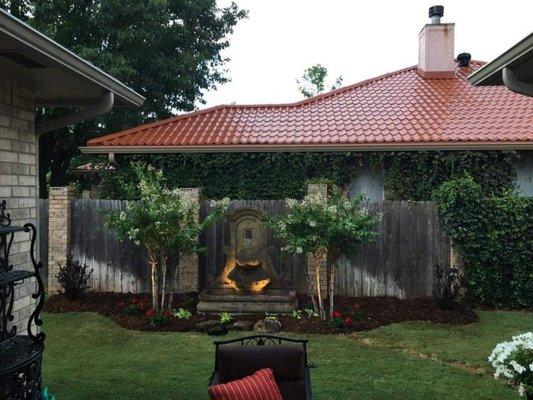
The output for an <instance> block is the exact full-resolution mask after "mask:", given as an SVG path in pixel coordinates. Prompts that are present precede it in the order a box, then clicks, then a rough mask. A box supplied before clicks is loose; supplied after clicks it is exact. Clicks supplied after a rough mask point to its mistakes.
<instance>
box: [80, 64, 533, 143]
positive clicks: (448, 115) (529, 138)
mask: <svg viewBox="0 0 533 400" xmlns="http://www.w3.org/2000/svg"><path fill="white" fill-rule="evenodd" d="M481 65H482V63H480V62H472V63H471V66H470V67H466V68H457V70H456V73H455V77H454V78H451V79H424V78H422V77H421V76H420V75H419V74H418V73H417V72H416V67H410V68H406V69H403V70H400V71H396V72H393V73H390V74H386V75H383V76H380V77H377V78H374V79H370V80H367V81H364V82H361V83H358V84H355V85H351V86H347V87H344V88H341V89H338V90H335V91H332V92H329V93H326V94H322V95H319V96H316V97H313V98H310V99H306V100H304V101H300V102H297V103H292V104H266V105H223V106H217V107H212V108H208V109H205V110H201V111H197V112H193V113H189V114H183V115H179V116H177V117H173V118H169V119H166V120H162V121H158V122H155V123H151V124H146V125H141V126H138V127H135V128H132V129H128V130H125V131H122V132H118V133H114V134H110V135H106V136H102V137H99V138H95V139H92V140H90V141H89V142H87V145H88V146H111V147H113V146H132V147H133V146H179V147H194V148H197V149H198V148H199V147H200V148H201V147H202V146H210V147H212V146H221V147H222V146H228V145H233V146H234V145H237V146H239V145H269V146H276V145H287V144H294V145H311V146H312V145H333V144H338V145H343V144H346V145H353V144H357V145H364V144H368V145H371V144H402V143H404V144H405V143H411V144H424V143H426V144H427V143H430V144H431V143H439V144H446V143H452V142H459V143H474V142H483V143H494V144H498V143H504V142H511V143H512V142H521V143H522V142H527V143H531V142H533V98H530V97H526V96H522V95H519V94H515V93H513V92H511V91H509V90H507V89H506V88H505V87H504V86H483V87H474V86H471V85H470V84H469V83H468V82H467V81H466V79H465V78H466V76H468V75H470V74H471V73H472V72H473V71H474V70H475V69H477V68H479V67H480V66H481Z"/></svg>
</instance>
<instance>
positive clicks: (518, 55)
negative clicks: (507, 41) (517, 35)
mask: <svg viewBox="0 0 533 400" xmlns="http://www.w3.org/2000/svg"><path fill="white" fill-rule="evenodd" d="M530 52H533V33H531V34H530V35H528V36H526V37H525V38H524V39H522V40H521V41H520V42H518V43H517V44H515V45H514V46H513V47H511V48H510V49H509V50H507V51H506V52H504V53H503V54H501V55H500V56H498V57H496V58H495V59H494V60H492V61H491V62H489V63H487V64H485V65H484V66H482V67H481V68H479V69H478V70H477V71H475V72H474V73H473V74H471V75H470V76H469V77H468V78H467V79H468V82H470V83H471V84H472V85H475V86H484V85H494V84H500V85H501V84H503V81H502V77H501V71H502V70H503V68H505V67H507V66H511V67H512V66H514V64H516V63H518V62H520V61H521V60H522V59H523V58H524V57H526V56H527V55H528V53H530Z"/></svg>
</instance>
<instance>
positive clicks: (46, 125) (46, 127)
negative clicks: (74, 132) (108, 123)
mask: <svg viewBox="0 0 533 400" xmlns="http://www.w3.org/2000/svg"><path fill="white" fill-rule="evenodd" d="M114 104H115V94H114V93H113V92H106V93H105V94H104V96H103V97H102V100H101V101H100V103H99V104H96V105H94V106H90V107H87V108H85V109H83V110H81V111H78V112H75V113H73V114H69V115H63V116H61V117H58V118H54V119H52V120H50V121H43V122H40V123H38V124H37V125H36V126H35V133H36V134H37V137H39V136H41V135H42V134H43V133H46V132H50V131H53V130H56V129H60V128H64V127H65V126H68V125H74V124H77V123H79V122H81V121H85V120H88V119H92V118H95V117H98V116H100V115H104V114H107V113H108V112H109V111H111V109H112V108H113V105H114Z"/></svg>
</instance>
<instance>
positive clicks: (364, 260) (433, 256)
mask: <svg viewBox="0 0 533 400" xmlns="http://www.w3.org/2000/svg"><path fill="white" fill-rule="evenodd" d="M369 208H370V210H372V211H376V212H379V213H381V214H382V219H381V221H380V223H379V224H378V226H377V229H376V231H377V232H378V233H379V236H378V238H377V240H376V241H375V242H374V243H371V244H367V245H364V246H361V248H360V251H359V252H358V254H357V255H356V256H355V257H353V258H351V259H348V260H342V261H341V262H340V263H339V267H338V269H337V273H336V275H335V288H336V293H337V294H340V295H345V296H394V297H400V298H416V297H429V296H432V294H433V283H434V277H435V268H436V266H441V267H449V265H450V242H449V240H448V238H447V237H446V236H445V235H444V232H443V230H442V227H441V224H440V220H439V217H438V214H437V208H436V205H435V204H434V203H431V202H425V201H421V202H411V201H382V202H378V203H373V204H370V205H369Z"/></svg>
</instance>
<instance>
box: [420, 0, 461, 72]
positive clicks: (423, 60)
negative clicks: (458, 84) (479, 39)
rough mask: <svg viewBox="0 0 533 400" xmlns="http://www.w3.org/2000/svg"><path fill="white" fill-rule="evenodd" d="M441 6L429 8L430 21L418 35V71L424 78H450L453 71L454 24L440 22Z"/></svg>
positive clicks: (442, 12) (442, 11) (442, 10)
mask: <svg viewBox="0 0 533 400" xmlns="http://www.w3.org/2000/svg"><path fill="white" fill-rule="evenodd" d="M443 15H444V7H443V6H433V7H431V8H430V9H429V17H430V18H431V23H430V24H426V25H425V26H424V28H422V30H421V31H420V33H419V35H418V39H419V46H420V47H419V50H418V73H419V74H420V75H421V76H422V77H424V78H430V79H431V78H432V79H444V78H452V77H453V76H454V71H455V62H454V58H453V53H454V49H453V42H454V27H455V24H442V23H441V22H440V18H441V17H442V16H443Z"/></svg>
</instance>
